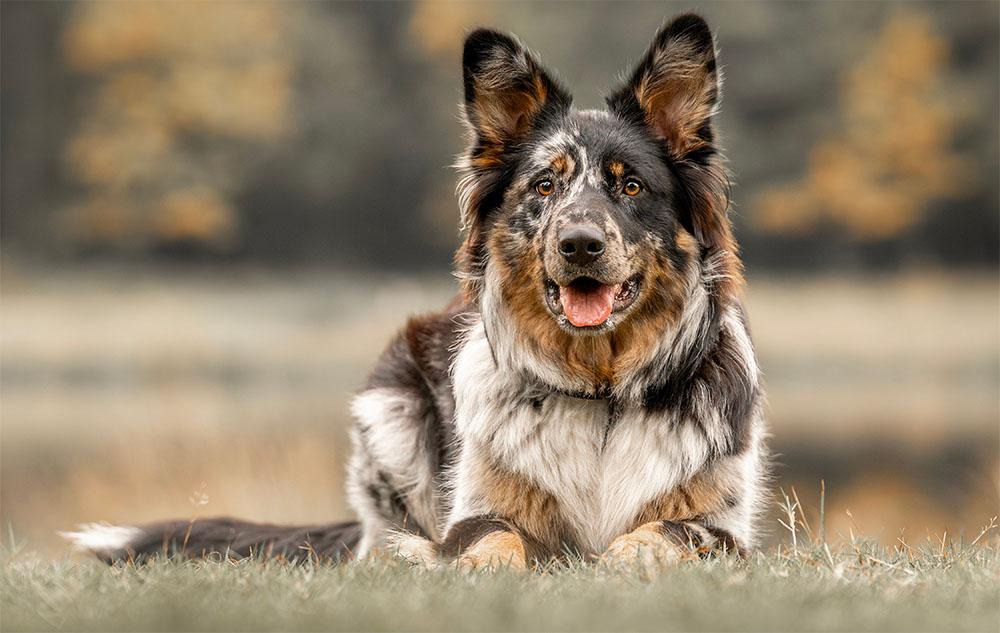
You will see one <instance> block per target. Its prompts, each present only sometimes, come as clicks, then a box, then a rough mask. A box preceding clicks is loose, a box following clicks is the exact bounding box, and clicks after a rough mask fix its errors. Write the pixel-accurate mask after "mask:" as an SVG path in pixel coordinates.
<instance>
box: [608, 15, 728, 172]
mask: <svg viewBox="0 0 1000 633" xmlns="http://www.w3.org/2000/svg"><path fill="white" fill-rule="evenodd" d="M719 87H720V78H719V72H718V69H717V68H716V61H715V42H714V40H713V38H712V32H711V31H710V30H709V28H708V24H706V23H705V20H703V19H702V18H701V17H700V16H697V15H694V14H690V13H689V14H685V15H681V16H678V17H677V18H675V19H674V20H673V21H672V22H670V23H669V24H667V25H666V26H664V27H663V28H661V29H660V30H659V32H657V34H656V37H655V38H654V39H653V43H652V44H651V45H650V47H649V50H648V51H647V52H646V55H645V56H644V57H643V59H642V61H641V62H640V63H639V65H638V66H637V67H636V69H635V70H634V71H633V73H632V75H631V76H630V77H629V79H628V81H626V83H625V85H623V86H622V87H620V88H619V89H618V90H616V91H615V92H614V93H612V94H611V96H609V97H608V99H607V101H608V106H609V107H610V108H611V110H612V111H613V112H615V113H617V114H618V115H620V116H622V117H625V118H627V119H633V120H641V121H644V122H645V123H646V124H647V125H649V127H650V129H651V130H652V132H653V134H654V135H655V136H656V137H657V138H660V139H662V140H663V141H665V143H666V145H667V150H668V152H669V153H670V154H671V155H672V156H674V157H675V158H678V159H681V158H684V157H685V156H687V155H689V154H691V153H692V152H695V151H697V150H699V149H702V148H704V147H707V146H711V145H712V143H713V141H714V139H713V134H712V129H711V119H712V115H713V114H714V113H715V109H716V105H717V104H718V101H719Z"/></svg>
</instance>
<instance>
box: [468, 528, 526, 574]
mask: <svg viewBox="0 0 1000 633" xmlns="http://www.w3.org/2000/svg"><path fill="white" fill-rule="evenodd" d="M458 566H459V568H461V569H464V570H466V571H471V570H474V569H502V568H510V569H517V570H523V569H527V568H528V557H527V554H526V552H525V548H524V541H523V540H521V537H520V536H518V535H517V534H514V533H513V532H506V531H502V530H501V531H497V532H491V533H489V534H487V535H486V536H484V537H483V538H481V539H479V540H478V541H476V544H475V545H473V546H472V547H470V548H469V549H467V550H465V552H464V553H463V554H462V555H461V556H459V557H458Z"/></svg>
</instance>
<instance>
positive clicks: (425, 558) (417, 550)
mask: <svg viewBox="0 0 1000 633" xmlns="http://www.w3.org/2000/svg"><path fill="white" fill-rule="evenodd" d="M385 551H386V553H387V554H388V555H389V556H391V557H392V558H393V559H395V560H397V561H401V562H404V563H406V564H408V565H412V566H413V567H421V568H424V569H436V568H438V567H440V566H441V552H440V548H439V546H438V544H437V543H435V542H434V541H431V540H428V539H425V538H424V537H422V536H417V535H416V534H408V533H405V532H395V533H393V534H390V535H389V537H388V538H387V539H386V548H385Z"/></svg>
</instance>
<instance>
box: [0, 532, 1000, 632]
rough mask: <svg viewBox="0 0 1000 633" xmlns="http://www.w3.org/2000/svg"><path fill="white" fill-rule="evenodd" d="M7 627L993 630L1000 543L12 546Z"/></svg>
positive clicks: (3, 590) (7, 564)
mask: <svg viewBox="0 0 1000 633" xmlns="http://www.w3.org/2000/svg"><path fill="white" fill-rule="evenodd" d="M2 569H3V572H2V578H0V596H2V597H0V606H2V612H0V613H2V616H0V617H2V621H0V625H2V626H0V628H2V629H3V630H4V631H20V630H33V631H48V630H70V631H88V630H134V631H140V630H141V631H154V630H170V631H187V630H220V631H221V630H262V631H263V630H295V631H307V630H330V631H362V630H364V631H386V630H410V631H441V630H449V631H496V630H512V631H581V630H586V631H612V630H630V631H631V630H635V631H640V630H658V631H660V630H662V631H697V630H710V631H726V630H742V631H746V630H794V631H902V630H906V631H915V630H921V631H996V630H997V625H998V622H1000V543H997V542H992V543H988V542H987V539H986V538H983V539H981V540H980V542H977V543H974V544H971V545H961V544H958V543H955V542H951V541H948V540H945V541H943V542H934V541H930V540H928V541H926V542H925V543H924V544H923V545H921V546H909V545H904V544H901V543H900V544H898V545H897V546H896V547H893V548H884V547H880V546H876V545H874V544H872V543H868V542H861V541H859V540H857V539H855V541H854V542H853V543H851V542H847V543H844V544H842V545H840V546H837V547H829V546H823V545H820V544H811V545H808V546H806V547H803V546H801V545H800V546H797V547H796V548H795V549H792V548H789V547H785V546H779V547H777V548H773V549H771V550H769V551H767V552H761V553H758V554H755V555H753V556H751V557H749V558H748V559H747V560H739V559H737V558H735V557H724V558H718V559H709V560H704V561H700V562H693V563H688V564H684V565H680V566H678V567H676V568H673V569H669V570H667V571H665V572H664V573H662V574H660V575H659V576H658V577H656V578H655V579H652V580H650V579H647V578H644V577H643V575H642V574H641V573H639V572H638V571H637V570H634V569H625V570H611V569H607V568H603V567H595V566H593V565H583V564H573V565H568V566H562V567H558V568H552V569H548V570H543V571H540V572H534V573H518V572H514V571H500V572H494V573H486V572H483V573H478V572H477V573H471V574H467V573H466V574H464V573H461V572H459V571H456V570H454V569H444V570H436V571H423V570H416V569H411V568H407V567H405V566H401V565H398V564H393V563H386V562H376V563H362V564H353V565H344V566H332V565H323V564H310V565H304V566H298V567H293V566H290V565H287V564H283V563H280V562H274V561H271V562H259V561H243V562H219V561H215V562H188V563H163V562H158V563H154V564H151V565H147V566H144V567H139V568H136V567H134V566H129V565H125V566H121V567H115V568H109V567H107V566H104V565H102V564H99V563H97V562H96V561H73V562H68V561H64V562H44V561H42V559H34V558H33V556H32V555H31V554H29V553H27V552H10V551H8V552H7V553H6V554H5V556H4V560H3V567H2Z"/></svg>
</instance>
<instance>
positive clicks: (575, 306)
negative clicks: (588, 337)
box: [559, 284, 620, 327]
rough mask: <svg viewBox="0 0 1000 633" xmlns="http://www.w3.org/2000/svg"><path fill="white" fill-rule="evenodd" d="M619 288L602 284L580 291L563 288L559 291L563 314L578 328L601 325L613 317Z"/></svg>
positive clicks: (570, 287)
mask: <svg viewBox="0 0 1000 633" xmlns="http://www.w3.org/2000/svg"><path fill="white" fill-rule="evenodd" d="M619 287H620V286H617V285H616V286H605V285H603V284H602V285H599V286H596V287H595V288H593V289H587V290H579V289H577V288H574V287H573V286H563V287H562V288H560V289H559V301H560V302H561V303H562V308H563V313H564V314H565V315H566V318H567V319H569V322H570V323H572V324H573V325H575V326H576V327H592V326H595V325H600V324H601V323H604V322H605V321H607V320H608V317H609V316H611V309H612V308H613V307H614V305H615V293H616V292H618V289H619Z"/></svg>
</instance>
